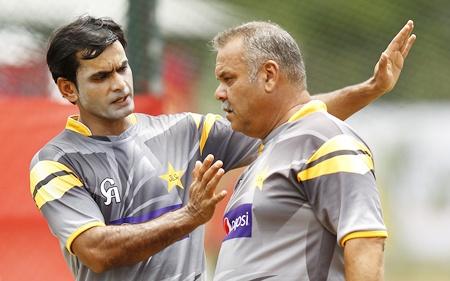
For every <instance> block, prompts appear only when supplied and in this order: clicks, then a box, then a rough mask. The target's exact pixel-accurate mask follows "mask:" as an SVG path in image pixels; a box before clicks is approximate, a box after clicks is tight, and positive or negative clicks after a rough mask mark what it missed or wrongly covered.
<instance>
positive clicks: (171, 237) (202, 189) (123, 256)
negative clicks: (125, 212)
mask: <svg viewBox="0 0 450 281" xmlns="http://www.w3.org/2000/svg"><path fill="white" fill-rule="evenodd" d="M213 160H214V157H213V156H212V155H209V156H207V157H206V159H205V160H204V162H203V163H199V162H198V163H196V165H195V169H194V171H193V182H192V184H191V186H190V190H189V202H188V203H187V205H186V206H184V207H183V208H181V209H178V210H176V211H173V212H169V213H167V214H165V215H163V216H161V217H158V218H156V219H154V220H151V221H148V222H145V223H141V224H128V225H108V226H98V227H93V228H91V229H89V230H86V231H85V232H83V233H82V234H80V235H79V236H78V237H77V238H75V240H74V241H73V244H72V250H73V252H74V253H75V255H77V256H78V257H79V258H80V260H81V261H82V262H83V263H84V264H85V265H86V266H88V267H89V268H90V269H91V270H93V271H94V272H103V271H105V270H108V269H111V268H114V267H118V266H125V265H132V264H134V263H137V262H139V261H143V260H145V259H147V258H149V257H150V256H152V255H154V254H156V253H158V252H159V251H161V250H163V249H164V248H166V247H167V246H169V245H171V244H172V243H174V242H176V241H178V240H179V239H181V238H183V237H184V236H186V235H187V234H189V233H190V232H192V231H193V230H194V229H195V228H197V227H198V226H200V225H202V224H204V223H206V222H207V221H208V220H209V219H211V217H212V215H213V213H214V209H215V207H216V204H217V203H218V202H219V201H221V200H222V199H224V198H225V196H226V191H221V192H218V193H215V189H216V187H217V184H218V182H219V180H220V178H221V177H222V175H223V173H224V170H223V169H222V168H221V167H222V161H217V162H215V163H214V164H213Z"/></svg>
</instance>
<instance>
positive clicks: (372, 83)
mask: <svg viewBox="0 0 450 281" xmlns="http://www.w3.org/2000/svg"><path fill="white" fill-rule="evenodd" d="M413 28H414V23H413V21H412V20H409V21H408V22H407V23H406V25H405V26H404V27H403V28H402V29H401V30H400V32H399V33H398V34H397V35H396V36H395V37H394V39H392V41H391V43H390V44H389V45H388V46H387V48H386V50H385V51H384V52H383V53H381V56H380V59H379V60H378V62H377V64H376V65H375V69H374V73H373V76H372V77H371V78H370V79H368V80H367V81H364V82H362V83H359V84H356V85H352V86H348V87H345V88H343V89H340V90H336V91H333V92H330V93H325V94H319V95H315V96H313V98H315V99H320V100H322V101H324V102H325V103H326V104H327V107H328V112H329V113H331V114H333V115H334V116H336V117H338V118H340V119H342V120H345V119H347V118H348V117H350V116H351V115H352V114H354V113H355V112H357V111H359V110H360V109H362V108H364V107H365V106H366V105H368V104H369V103H371V102H373V101H374V100H376V99H377V98H378V97H380V96H382V95H384V94H385V93H387V92H389V91H391V90H392V89H393V88H394V86H395V84H396V83H397V81H398V78H399V76H400V73H401V71H402V69H403V63H404V61H405V59H406V57H407V56H408V53H409V50H410V49H411V47H412V45H413V44H414V41H415V40H416V35H414V34H411V33H412V31H413Z"/></svg>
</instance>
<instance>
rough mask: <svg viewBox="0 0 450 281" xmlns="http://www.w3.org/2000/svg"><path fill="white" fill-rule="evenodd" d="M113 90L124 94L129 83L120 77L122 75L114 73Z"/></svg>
mask: <svg viewBox="0 0 450 281" xmlns="http://www.w3.org/2000/svg"><path fill="white" fill-rule="evenodd" d="M111 83H112V85H111V87H112V90H113V91H114V92H122V91H123V90H124V89H125V88H126V87H127V83H126V82H125V78H124V77H123V76H122V75H120V73H117V72H116V73H114V75H113V79H112V82H111Z"/></svg>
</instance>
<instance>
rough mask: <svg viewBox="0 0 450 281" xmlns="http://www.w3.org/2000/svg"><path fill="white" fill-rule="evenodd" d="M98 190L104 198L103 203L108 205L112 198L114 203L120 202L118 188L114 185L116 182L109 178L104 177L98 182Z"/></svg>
mask: <svg viewBox="0 0 450 281" xmlns="http://www.w3.org/2000/svg"><path fill="white" fill-rule="evenodd" d="M100 191H101V192H102V195H103V196H104V197H105V198H106V201H105V205H106V206H109V204H111V202H112V200H113V198H114V201H115V202H116V203H120V194H119V189H118V188H117V186H116V183H115V182H114V180H113V179H111V178H106V179H104V180H103V181H102V183H101V184H100Z"/></svg>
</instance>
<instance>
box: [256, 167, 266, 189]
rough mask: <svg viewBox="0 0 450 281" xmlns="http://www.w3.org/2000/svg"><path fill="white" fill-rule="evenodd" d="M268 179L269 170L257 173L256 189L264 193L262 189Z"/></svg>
mask: <svg viewBox="0 0 450 281" xmlns="http://www.w3.org/2000/svg"><path fill="white" fill-rule="evenodd" d="M266 178H267V168H265V169H264V170H261V171H259V172H257V173H256V176H255V187H257V188H258V189H259V190H261V191H262V187H263V184H264V181H265V180H266Z"/></svg>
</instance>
